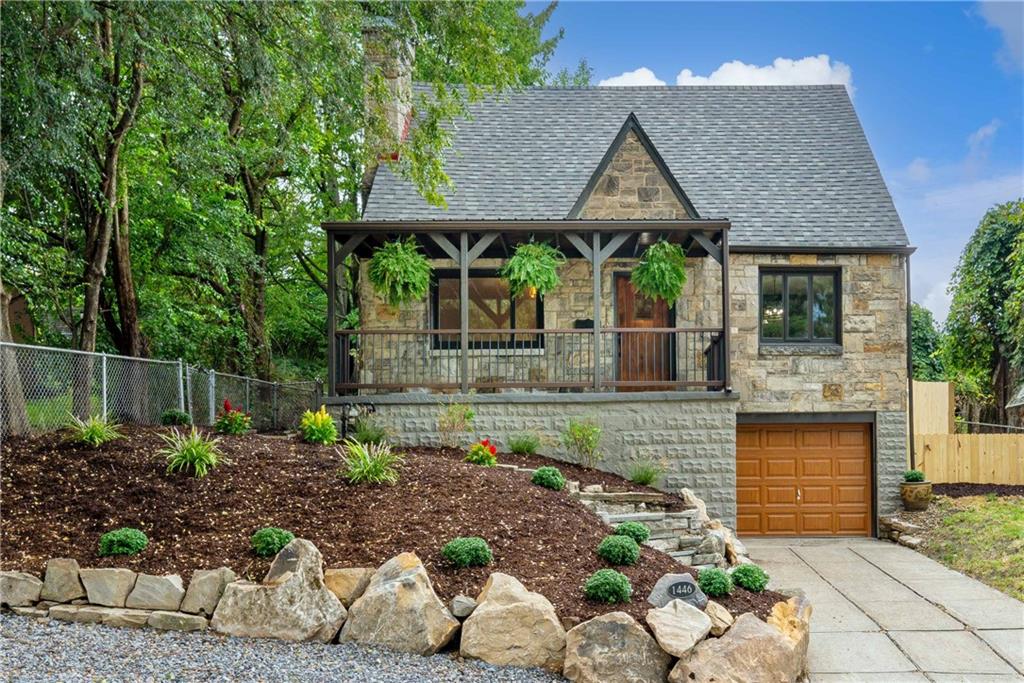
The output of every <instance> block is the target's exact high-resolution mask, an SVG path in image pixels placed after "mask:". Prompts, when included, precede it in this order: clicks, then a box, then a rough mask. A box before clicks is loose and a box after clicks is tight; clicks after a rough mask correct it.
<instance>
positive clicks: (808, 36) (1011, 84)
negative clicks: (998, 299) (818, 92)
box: [530, 0, 1024, 319]
mask: <svg viewBox="0 0 1024 683" xmlns="http://www.w3.org/2000/svg"><path fill="white" fill-rule="evenodd" d="M542 6H543V5H542V4H531V5H530V9H531V10H533V11H536V10H537V9H538V8H540V7H542ZM551 24H552V26H561V27H563V28H564V29H565V38H564V39H563V40H562V42H561V44H560V45H559V48H558V50H557V52H556V54H555V57H554V60H553V64H552V66H553V68H554V69H555V70H557V69H559V68H561V67H563V66H565V67H569V68H570V70H571V69H572V68H574V67H575V65H576V63H577V62H578V61H579V59H580V58H586V59H587V61H588V62H589V63H590V65H591V67H593V69H594V80H595V83H597V82H599V81H606V83H607V82H608V81H609V80H610V81H611V82H612V83H615V82H619V83H626V84H637V85H643V84H651V85H654V84H658V83H659V82H664V83H668V84H670V85H671V84H676V83H677V82H680V83H706V82H711V83H730V84H733V83H775V82H779V83H808V82H838V83H845V84H847V85H849V86H850V87H851V92H852V93H853V102H854V106H855V107H856V109H857V112H858V114H859V115H860V119H861V122H862V124H863V125H864V129H865V131H866V133H867V137H868V141H869V142H870V143H871V147H872V149H873V150H874V152H875V156H876V157H877V159H878V163H879V166H880V167H881V169H882V174H883V175H884V176H885V179H886V182H887V183H888V185H889V189H890V190H891V191H892V194H893V197H894V199H895V201H896V208H897V209H898V210H899V212H900V216H901V218H902V219H903V223H904V225H905V226H906V228H907V232H908V233H909V235H910V240H911V243H912V244H913V245H914V246H916V247H917V248H918V251H917V253H916V254H915V256H914V257H913V259H912V262H911V272H912V276H913V282H912V291H913V298H914V300H915V301H918V302H919V303H923V304H925V305H926V306H928V307H929V308H930V309H932V310H933V311H934V312H935V313H936V315H937V316H938V317H939V318H940V319H943V318H944V317H945V314H946V312H947V310H948V306H949V298H948V295H947V294H946V291H945V290H946V285H947V283H948V280H949V277H950V274H951V273H952V271H953V268H954V267H955V266H956V263H957V260H958V257H959V255H960V251H961V250H962V248H963V246H964V244H965V243H966V241H967V239H968V238H969V237H970V235H971V233H972V232H973V230H974V228H975V227H976V226H977V224H978V221H979V220H980V218H981V217H982V215H983V214H984V212H985V209H986V208H988V207H989V206H991V205H992V204H994V203H997V202H1001V201H1007V200H1009V199H1012V198H1016V197H1019V196H1021V195H1024V170H1022V169H1024V137H1022V136H1024V131H1022V128H1024V125H1022V118H1024V80H1022V77H1024V54H1022V51H1024V46H1022V41H1024V3H1022V2H1005V3H997V2H984V3H951V2H950V3H725V2H720V3H668V2H660V3H640V2H571V1H570V2H566V1H564V0H563V2H562V3H561V4H560V5H559V7H558V9H557V10H555V13H554V16H553V18H552V22H551ZM780 59H781V60H782V61H778V62H777V61H776V60H780ZM786 60H789V61H786ZM734 62H736V63H734ZM723 65H726V66H725V67H724V68H723ZM684 70H686V71H684ZM681 72H682V73H681Z"/></svg>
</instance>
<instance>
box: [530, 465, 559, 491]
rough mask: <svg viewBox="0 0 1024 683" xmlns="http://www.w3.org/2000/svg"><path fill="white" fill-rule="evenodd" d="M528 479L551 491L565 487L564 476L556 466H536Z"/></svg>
mask: <svg viewBox="0 0 1024 683" xmlns="http://www.w3.org/2000/svg"><path fill="white" fill-rule="evenodd" d="M530 481H532V482H533V483H534V484H537V485H538V486H543V487H544V488H546V489H551V490H552V491H561V490H562V489H564V488H565V477H564V476H562V472H561V471H560V470H559V469H558V468H557V467H550V466H545V467H538V468H537V471H536V472H534V473H533V476H532V477H530Z"/></svg>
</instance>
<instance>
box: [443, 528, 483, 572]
mask: <svg viewBox="0 0 1024 683" xmlns="http://www.w3.org/2000/svg"><path fill="white" fill-rule="evenodd" d="M441 556H442V557H444V559H445V560H447V561H448V562H449V563H450V564H452V565H455V566H456V567H484V566H486V565H489V564H490V563H491V562H492V561H493V560H494V555H493V554H492V553H491V548H490V547H489V546H488V545H487V541H485V540H484V539H482V538H480V537H479V536H469V537H459V538H453V539H452V540H450V541H448V542H447V543H445V544H444V547H443V548H441Z"/></svg>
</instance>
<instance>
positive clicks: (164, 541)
mask: <svg viewBox="0 0 1024 683" xmlns="http://www.w3.org/2000/svg"><path fill="white" fill-rule="evenodd" d="M124 431H125V432H126V434H127V438H126V439H124V440H121V441H118V442H115V443H111V444H107V445H105V446H103V447H101V448H99V449H97V450H89V449H83V448H79V447H78V446H74V445H71V444H68V443H65V442H64V441H63V437H62V435H60V434H49V435H43V436H38V437H33V438H10V439H7V440H5V443H4V444H3V451H2V464H3V468H2V469H3V471H2V476H0V484H2V490H3V506H4V510H3V515H2V518H0V545H2V548H3V553H2V557H0V567H2V568H3V569H21V570H25V571H31V572H36V573H41V572H42V570H43V567H44V563H45V560H46V559H47V558H50V557H73V558H75V559H77V560H78V561H79V563H81V564H82V566H91V567H107V566H110V567H113V566H117V567H129V568H131V569H135V570H138V571H145V572H149V573H170V572H175V573H179V574H182V575H183V578H185V579H186V580H187V579H188V577H189V575H190V574H191V571H192V570H194V569H200V568H213V567H218V566H221V565H227V566H229V567H231V568H232V569H234V570H235V571H236V572H238V573H239V574H241V575H244V576H247V577H249V578H253V579H256V580H258V579H260V578H261V577H262V575H263V573H264V572H265V571H266V568H267V566H268V565H269V561H268V560H263V559H259V558H256V557H255V556H254V555H253V553H252V551H251V549H250V547H249V537H250V536H251V535H252V533H253V532H254V531H256V530H257V529H259V528H261V527H264V526H279V527H282V528H285V529H289V530H291V531H293V532H294V533H295V534H296V535H297V536H301V537H303V538H307V539H309V540H311V541H312V542H313V543H315V544H316V546H317V547H318V548H319V549H320V551H321V552H322V553H323V556H324V560H325V562H326V565H327V566H329V567H361V566H363V567H369V566H378V565H380V564H381V563H383V562H384V561H385V560H387V559H388V558H390V557H393V556H394V555H396V554H398V553H400V552H404V551H415V552H416V553H417V554H418V555H419V556H420V558H421V559H422V560H423V562H424V564H425V565H426V567H427V571H428V572H429V574H430V577H431V580H432V581H433V583H434V588H435V590H436V591H437V593H438V595H439V596H440V597H441V598H442V600H445V601H446V602H447V601H448V600H449V599H450V598H452V597H453V596H455V595H456V594H457V593H465V594H467V595H471V596H476V595H477V593H478V592H479V591H480V589H481V588H482V587H483V585H484V582H485V581H486V579H487V576H488V574H489V573H490V572H492V571H501V572H505V573H508V574H511V575H513V576H515V577H516V578H518V579H519V580H521V581H522V582H523V583H524V584H525V585H526V587H527V588H529V589H530V590H534V591H538V592H540V593H542V594H543V595H545V596H546V597H547V598H548V599H549V600H551V602H552V603H553V604H554V605H555V608H556V609H557V610H558V613H559V615H560V616H562V617H575V618H578V619H588V618H590V617H593V616H595V615H598V614H602V613H604V612H608V611H612V610H614V609H618V607H612V606H605V605H599V604H594V603H591V602H588V601H587V600H585V599H584V598H583V595H582V591H581V586H582V585H583V582H584V581H585V580H586V578H587V577H588V576H589V575H590V574H591V573H592V572H594V571H596V570H597V569H600V568H602V567H603V566H605V565H604V563H603V562H602V561H601V560H600V559H599V558H598V557H597V555H596V553H595V552H594V549H596V548H597V545H598V543H599V542H600V541H601V539H602V538H603V537H604V536H605V535H606V534H607V533H608V532H609V529H608V527H607V526H605V525H604V524H603V523H601V522H600V521H599V520H598V519H597V518H596V517H595V516H594V515H593V514H591V513H590V512H588V511H587V510H586V509H585V508H584V507H583V506H582V505H580V504H579V503H578V502H577V501H575V500H573V499H571V498H570V497H569V496H568V494H566V493H565V492H554V491H550V490H548V489H545V488H541V487H539V486H533V485H531V484H530V483H529V482H528V480H527V479H526V477H525V475H523V474H522V473H518V472H514V471H511V470H508V469H503V468H485V467H479V466H476V465H472V464H469V463H465V462H462V461H461V459H460V458H458V457H457V456H456V454H454V453H440V452H437V451H430V450H428V449H417V450H413V451H408V452H407V458H406V463H405V465H404V466H403V467H402V469H401V479H400V481H399V483H398V484H397V485H395V486H393V487H386V486H353V485H350V484H348V483H347V482H346V481H345V480H344V479H343V478H341V477H339V476H338V472H339V468H340V465H341V457H340V456H339V454H338V453H337V451H336V450H335V449H334V448H332V447H323V446H313V445H308V444H303V443H300V442H299V441H297V440H296V439H294V438H290V437H282V436H261V435H249V436H242V437H222V439H221V447H222V450H223V451H224V452H225V453H226V454H227V455H228V457H229V458H230V460H231V462H230V464H226V465H222V466H221V467H219V468H217V469H216V470H214V471H213V472H212V473H211V474H210V475H209V476H207V477H206V478H204V479H194V478H192V477H189V476H184V475H168V474H166V473H165V463H164V460H163V458H162V457H161V456H160V455H159V454H158V452H157V451H158V449H160V448H161V447H162V446H163V443H162V441H161V440H160V439H159V438H158V433H159V431H160V430H159V429H157V428H147V427H125V428H124ZM502 458H503V459H508V458H505V457H504V456H502ZM535 462H539V461H535ZM560 466H561V465H560ZM604 476H606V477H607V476H611V475H604ZM617 485H619V486H623V487H628V486H632V485H630V484H628V482H624V481H622V480H618V484H617ZM121 526H134V527H138V528H140V529H142V530H143V531H144V532H145V533H146V534H147V535H148V536H149V538H150V545H149V547H147V548H146V550H144V551H143V552H142V553H141V554H139V555H137V556H134V557H108V558H101V557H97V555H96V546H97V542H98V540H99V537H100V535H101V534H102V533H104V532H106V531H109V530H111V529H114V528H117V527H121ZM456 536H482V537H483V538H485V539H487V541H488V543H489V544H490V546H491V549H492V550H493V551H494V558H495V561H494V563H493V564H492V565H491V566H490V567H479V568H471V569H459V570H456V569H454V568H451V567H449V566H446V565H445V564H444V561H443V560H442V558H441V556H440V548H441V546H442V545H443V544H444V543H445V542H447V541H448V540H450V539H452V538H454V537H456ZM680 567H681V565H679V564H677V563H676V562H675V561H673V560H672V559H671V558H669V557H668V556H667V555H665V554H663V553H660V552H657V551H655V550H652V549H650V548H643V552H642V556H641V560H640V562H639V564H638V565H637V566H635V567H625V568H621V569H622V571H623V573H625V574H626V575H627V576H629V578H630V580H631V581H632V583H633V588H634V600H633V602H632V603H630V604H629V605H626V606H624V609H625V611H627V612H630V613H631V614H632V615H633V616H634V617H636V618H637V619H638V620H639V621H640V622H641V623H643V617H644V614H645V613H646V610H647V605H646V603H645V598H646V596H647V595H648V593H649V592H650V590H651V588H652V587H653V586H654V583H655V582H656V581H657V580H658V578H660V577H661V576H662V575H663V574H665V573H668V572H672V571H679V570H680ZM780 599H783V598H782V596H780V595H778V594H775V593H770V592H765V593H762V594H757V595H755V594H752V593H747V592H746V591H743V590H741V589H737V591H736V593H735V594H734V595H733V596H732V597H730V598H728V599H724V600H722V601H721V602H722V604H724V605H725V606H726V607H727V608H729V609H730V610H731V611H733V612H735V613H737V614H738V613H741V612H744V611H754V612H755V613H757V614H758V615H759V616H761V617H765V616H766V615H767V613H768V612H769V611H770V610H771V606H772V605H773V604H774V603H775V602H776V601H778V600H780Z"/></svg>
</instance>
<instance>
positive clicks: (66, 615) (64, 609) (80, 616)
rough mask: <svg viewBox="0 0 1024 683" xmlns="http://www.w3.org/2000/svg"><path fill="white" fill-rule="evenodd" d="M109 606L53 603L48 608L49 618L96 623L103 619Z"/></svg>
mask: <svg viewBox="0 0 1024 683" xmlns="http://www.w3.org/2000/svg"><path fill="white" fill-rule="evenodd" d="M109 610H110V608H109V607H99V606H97V605H54V606H53V607H51V608H50V618H51V619H59V620H60V621H77V622H79V623H82V624H98V623H100V622H101V621H103V617H104V615H106V613H107V612H108V611H109Z"/></svg>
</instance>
